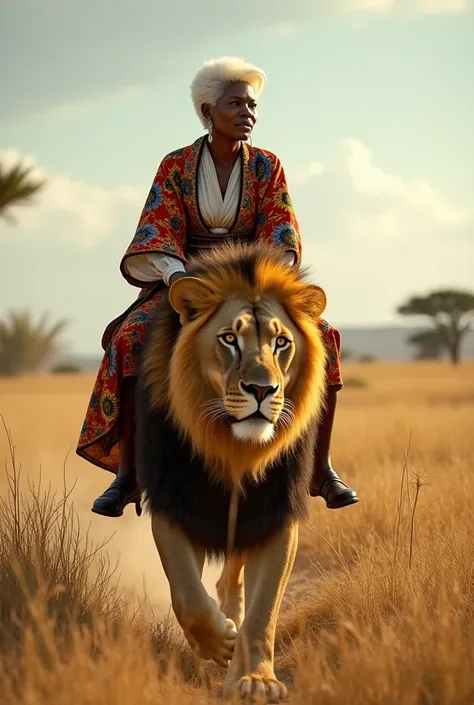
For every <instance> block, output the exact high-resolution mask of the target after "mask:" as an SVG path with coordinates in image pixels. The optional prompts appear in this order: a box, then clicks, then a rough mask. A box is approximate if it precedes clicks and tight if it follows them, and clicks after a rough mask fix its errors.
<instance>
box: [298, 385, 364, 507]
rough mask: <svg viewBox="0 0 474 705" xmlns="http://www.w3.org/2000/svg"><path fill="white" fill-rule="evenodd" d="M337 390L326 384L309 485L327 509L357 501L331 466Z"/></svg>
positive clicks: (345, 505)
mask: <svg viewBox="0 0 474 705" xmlns="http://www.w3.org/2000/svg"><path fill="white" fill-rule="evenodd" d="M337 392H338V388H337V387H335V386H328V388H327V394H326V408H325V411H324V413H323V415H322V417H321V419H320V422H319V427H318V436H317V441H316V449H315V453H314V472H313V478H312V480H311V487H310V495H311V497H322V498H323V499H324V500H325V502H326V506H327V507H328V509H340V508H341V507H348V506H349V505H351V504H356V502H358V501H359V498H358V497H357V492H356V491H355V490H353V489H351V488H350V487H348V486H347V485H346V484H345V483H344V482H342V480H340V479H339V477H338V475H337V473H336V472H335V471H334V470H333V468H332V466H331V436H332V429H333V424H334V417H335V414H336V403H337Z"/></svg>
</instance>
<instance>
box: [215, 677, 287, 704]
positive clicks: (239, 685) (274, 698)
mask: <svg viewBox="0 0 474 705" xmlns="http://www.w3.org/2000/svg"><path fill="white" fill-rule="evenodd" d="M235 696H238V697H239V698H240V699H241V700H247V701H250V702H255V703H281V702H283V701H284V700H286V699H287V697H288V691H287V689H286V686H285V685H284V683H282V682H281V681H279V680H277V678H276V677H275V674H274V673H269V674H268V675H263V676H262V675H260V674H259V673H250V674H248V675H246V676H243V677H242V678H237V679H235V680H231V681H229V682H227V683H226V684H225V686H224V697H226V698H234V697H235Z"/></svg>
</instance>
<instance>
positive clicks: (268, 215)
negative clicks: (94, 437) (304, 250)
mask: <svg viewBox="0 0 474 705" xmlns="http://www.w3.org/2000/svg"><path fill="white" fill-rule="evenodd" d="M253 162H254V165H253V168H254V171H255V176H256V177H257V179H259V181H260V190H259V200H258V212H257V228H256V231H255V239H256V240H257V241H260V242H268V243H269V244H273V245H277V246H278V247H283V248H284V249H285V251H287V252H288V253H293V256H294V262H295V263H298V264H299V263H300V262H301V236H300V231H299V225H298V221H297V219H296V214H295V211H294V208H293V204H292V201H291V198H290V194H289V191H288V184H287V181H286V176H285V171H284V169H283V166H282V164H281V162H280V160H279V159H278V157H276V156H275V155H273V154H270V153H263V152H261V151H260V152H258V153H257V154H256V155H255V157H254V159H253Z"/></svg>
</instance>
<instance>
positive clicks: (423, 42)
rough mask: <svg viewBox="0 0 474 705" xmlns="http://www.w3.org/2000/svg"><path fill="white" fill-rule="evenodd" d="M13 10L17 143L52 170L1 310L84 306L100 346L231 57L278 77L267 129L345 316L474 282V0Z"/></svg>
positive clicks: (9, 114)
mask: <svg viewBox="0 0 474 705" xmlns="http://www.w3.org/2000/svg"><path fill="white" fill-rule="evenodd" d="M118 8H119V9H118ZM236 8H238V14H237V10H236ZM230 9H232V18H230ZM183 21H185V25H184V26H183V24H182V22H183ZM0 27H1V30H0V32H1V34H2V41H1V42H0V66H2V67H7V70H6V71H5V70H4V71H2V73H1V74H0V95H2V106H1V113H0V136H1V141H0V159H1V160H2V161H3V162H7V163H9V162H11V161H13V160H14V159H15V158H16V156H18V155H19V154H21V155H23V156H25V157H26V158H28V159H29V160H31V161H32V162H33V163H35V164H36V168H37V169H38V170H39V171H40V172H42V173H44V174H46V175H47V176H48V188H47V189H46V190H45V191H44V192H43V194H42V195H41V197H39V198H38V199H37V202H36V204H35V205H34V206H31V207H29V208H28V209H26V210H18V211H17V212H16V213H15V217H16V225H15V226H11V225H9V224H8V223H3V222H1V223H0V247H1V257H0V315H2V314H3V313H4V312H5V311H6V310H7V309H9V308H12V307H14V308H25V307H26V308H29V309H31V310H32V311H34V312H36V313H37V314H38V315H40V314H41V313H42V312H43V311H50V312H51V313H52V315H54V316H58V317H63V316H64V317H67V318H70V319H71V325H70V327H69V330H68V332H67V334H66V336H65V337H66V340H67V343H68V344H69V346H70V348H71V350H74V351H75V352H78V353H97V352H99V351H100V347H99V345H100V337H101V334H102V331H103V328H104V327H105V325H106V323H107V322H108V321H109V320H110V319H111V318H112V317H114V316H115V315H117V314H118V313H120V312H121V311H122V310H123V309H124V308H125V307H126V306H127V305H128V304H129V303H130V302H131V300H133V298H134V297H135V295H136V290H135V289H134V288H132V287H130V286H129V285H128V284H127V283H126V282H125V281H124V280H123V279H122V278H121V276H120V273H119V270H118V264H119V260H120V257H121V255H122V253H123V251H124V250H125V249H126V247H127V245H128V242H129V241H130V239H131V238H132V236H133V233H134V229H135V225H136V222H137V220H138V217H139V215H140V210H141V207H142V205H143V202H144V199H145V197H146V195H147V192H148V189H149V186H150V183H151V180H152V178H153V175H154V173H155V171H156V167H157V165H158V163H159V161H160V160H161V158H162V157H163V156H164V155H165V154H166V153H167V152H169V151H170V150H172V149H174V148H176V147H179V146H183V145H184V144H189V143H190V142H192V141H193V140H194V139H195V138H196V137H197V136H199V134H201V128H200V124H199V122H198V119H197V117H196V115H195V114H194V112H193V108H192V104H191V101H190V97H189V84H190V82H191V80H192V78H193V76H194V73H195V71H196V70H197V69H198V68H199V66H200V65H201V64H202V62H203V61H204V60H205V59H208V58H211V57H215V56H220V55H224V54H227V55H237V56H242V57H244V58H246V59H247V60H248V61H251V62H253V63H257V64H259V65H261V66H262V67H263V68H264V69H265V71H266V73H267V75H268V86H267V88H266V90H265V92H264V93H263V95H262V97H261V99H260V119H259V123H258V125H257V127H256V129H255V134H254V144H258V145H259V146H262V147H264V148H267V149H270V150H271V151H274V152H276V153H277V154H278V156H279V157H280V158H281V160H282V161H283V164H284V166H285V170H286V173H287V177H288V181H289V184H290V190H291V193H292V196H293V201H294V203H295V206H296V208H297V215H298V218H299V220H300V225H301V230H302V236H303V248H304V258H305V261H306V262H307V263H310V264H312V266H313V276H314V279H315V280H316V281H318V283H320V284H321V285H322V286H323V287H324V288H325V289H326V291H327V294H328V300H329V305H328V310H327V315H328V318H329V319H330V320H331V322H333V323H334V324H335V325H339V326H342V325H358V324H370V325H372V324H374V325H375V324H380V323H393V322H396V321H398V320H399V319H398V318H397V317H396V315H395V313H394V309H395V307H396V305H397V304H398V303H399V302H400V301H402V300H403V299H404V298H405V296H406V295H409V294H411V293H423V292H424V291H427V290H429V289H430V288H432V287H438V286H459V287H472V285H473V276H472V271H473V268H474V204H473V199H472V194H473V192H474V130H473V128H472V125H473V124H474V80H473V73H474V72H473V67H474V42H473V40H472V38H473V36H474V16H473V12H472V8H471V6H470V3H469V2H467V0H399V1H398V2H396V0H393V1H391V0H331V2H329V0H320V1H318V0H293V1H292V2H291V3H287V2H283V1H282V0H268V1H267V0H241V2H239V4H238V5H235V4H233V5H232V8H231V7H230V5H229V7H227V8H225V7H224V3H223V2H222V1H220V2H217V0H201V2H199V3H194V2H193V3H191V2H189V0H182V2H181V3H179V4H177V3H175V4H173V5H172V6H170V5H169V4H166V3H163V2H162V1H161V0H155V2H151V1H150V0H135V1H134V2H131V0H122V1H121V3H120V5H119V4H118V3H115V2H113V1H112V0H83V1H82V2H74V1H73V0H62V1H60V0H42V1H41V2H40V1H39V0H22V1H21V2H15V3H13V2H10V3H7V5H6V6H5V4H3V5H2V7H1V9H0ZM19 47H20V48H19Z"/></svg>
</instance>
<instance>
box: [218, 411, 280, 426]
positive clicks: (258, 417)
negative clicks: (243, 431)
mask: <svg viewBox="0 0 474 705" xmlns="http://www.w3.org/2000/svg"><path fill="white" fill-rule="evenodd" d="M225 421H226V423H227V424H228V425H229V426H231V425H233V424H236V423H244V422H245V421H266V422H267V423H272V422H271V421H270V420H269V419H267V417H266V416H264V415H263V414H262V412H261V411H260V410H257V411H254V413H253V414H250V416H245V418H243V419H236V418H235V416H231V414H227V415H226V416H225Z"/></svg>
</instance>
